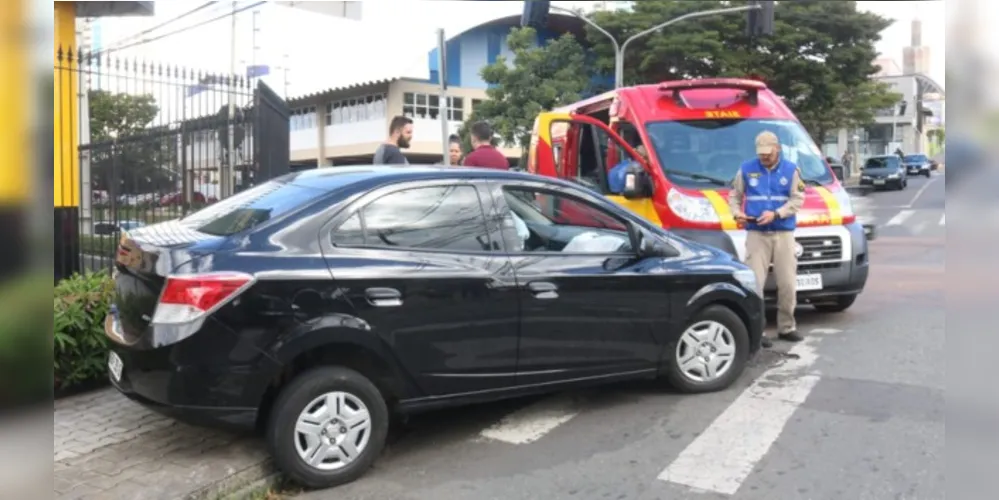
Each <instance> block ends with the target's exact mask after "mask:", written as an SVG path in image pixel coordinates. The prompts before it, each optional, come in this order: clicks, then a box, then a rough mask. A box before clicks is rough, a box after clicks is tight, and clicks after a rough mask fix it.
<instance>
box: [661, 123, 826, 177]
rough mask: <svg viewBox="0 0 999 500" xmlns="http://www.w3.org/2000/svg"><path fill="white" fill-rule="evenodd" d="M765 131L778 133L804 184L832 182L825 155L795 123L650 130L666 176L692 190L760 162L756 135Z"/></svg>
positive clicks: (686, 125)
mask: <svg viewBox="0 0 999 500" xmlns="http://www.w3.org/2000/svg"><path fill="white" fill-rule="evenodd" d="M765 130H769V131H771V132H773V133H775V134H777V137H778V138H780V142H781V152H782V153H783V154H784V157H785V158H787V159H788V160H790V161H792V162H794V163H795V164H797V165H798V167H799V168H800V169H801V174H802V176H803V178H804V180H805V181H806V182H808V183H809V184H821V185H826V184H830V183H832V182H834V178H833V176H832V173H831V172H830V171H829V168H828V167H827V166H826V163H825V160H824V159H823V157H822V153H821V152H820V151H819V149H818V147H816V146H815V143H814V142H813V141H812V138H811V137H809V136H808V133H806V132H805V129H804V128H802V126H801V125H800V124H799V123H798V122H796V121H793V120H757V119H752V120H743V119H734V120H733V119H726V120H681V121H659V122H652V123H649V124H648V125H647V126H646V131H647V132H648V134H649V139H650V140H651V141H652V148H653V150H654V151H655V154H656V157H657V158H658V160H659V164H660V165H661V166H662V168H663V171H664V173H665V174H666V176H667V177H668V178H669V179H670V180H671V181H673V182H675V183H677V184H680V185H686V186H690V187H708V186H710V185H712V184H718V182H715V181H716V180H721V181H723V182H724V183H728V182H730V181H731V180H732V178H734V177H735V174H736V172H738V171H739V166H740V165H742V163H743V162H745V161H746V160H751V159H753V158H756V136H757V135H759V133H760V132H763V131H765Z"/></svg>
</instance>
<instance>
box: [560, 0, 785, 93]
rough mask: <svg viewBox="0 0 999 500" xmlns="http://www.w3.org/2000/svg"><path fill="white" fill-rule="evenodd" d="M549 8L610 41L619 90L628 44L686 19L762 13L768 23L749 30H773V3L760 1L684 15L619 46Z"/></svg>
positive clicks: (763, 32) (588, 20)
mask: <svg viewBox="0 0 999 500" xmlns="http://www.w3.org/2000/svg"><path fill="white" fill-rule="evenodd" d="M549 8H550V9H551V10H554V11H557V12H562V13H565V14H569V15H571V16H576V17H577V18H579V19H580V20H581V21H583V22H584V23H586V24H588V25H590V26H592V27H593V29H595V30H597V31H599V32H600V33H602V34H603V35H604V36H606V37H607V38H608V39H610V41H611V45H612V46H613V47H614V88H621V87H623V86H624V52H625V51H626V50H627V49H628V44H629V43H631V42H633V41H635V40H637V39H639V38H642V37H643V36H646V35H649V34H651V33H655V32H657V31H659V30H661V29H663V28H666V27H667V26H670V25H673V24H676V23H678V22H680V21H686V20H687V19H694V18H698V17H706V16H714V15H719V14H731V13H733V12H747V11H749V12H751V13H755V11H763V12H764V14H765V15H768V16H769V22H767V21H765V20H764V21H763V22H761V23H760V24H759V25H758V26H753V27H752V28H751V29H752V30H753V31H755V32H757V33H756V34H763V35H767V34H770V32H771V30H773V1H772V0H768V1H762V2H755V1H754V2H753V3H751V4H749V5H745V6H742V7H726V8H724V9H712V10H703V11H699V12H691V13H689V14H684V15H682V16H679V17H675V18H673V19H670V20H669V21H666V22H663V23H659V24H657V25H655V26H653V27H651V28H649V29H647V30H644V31H640V32H638V33H635V34H634V35H632V36H631V37H630V38H628V39H627V40H625V41H624V43H622V44H619V43H618V41H617V39H616V38H614V35H611V34H610V33H608V32H607V30H605V29H603V28H601V27H600V26H598V25H597V23H594V22H593V21H591V20H590V19H588V18H587V17H586V16H583V15H581V14H580V13H578V12H576V11H574V10H570V9H566V8H563V7H558V6H555V5H552V6H550V7H549ZM750 19H751V20H750V23H753V20H754V19H757V18H756V17H751V18H750Z"/></svg>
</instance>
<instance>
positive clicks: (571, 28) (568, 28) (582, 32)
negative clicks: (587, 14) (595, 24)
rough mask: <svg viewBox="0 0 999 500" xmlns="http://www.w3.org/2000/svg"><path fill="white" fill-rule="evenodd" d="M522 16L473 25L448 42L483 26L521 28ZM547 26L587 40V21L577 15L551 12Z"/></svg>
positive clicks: (499, 18)
mask: <svg viewBox="0 0 999 500" xmlns="http://www.w3.org/2000/svg"><path fill="white" fill-rule="evenodd" d="M520 17H521V16H520V15H515V16H506V17H497V18H496V19H493V20H490V21H486V22H484V23H482V24H478V25H475V26H472V27H471V28H468V29H466V30H465V31H462V32H461V33H458V34H457V35H454V36H452V37H451V38H448V42H450V41H452V40H455V39H457V38H461V36H462V35H464V34H466V33H468V32H471V31H474V30H477V29H481V28H491V27H493V26H504V27H509V28H519V27H520ZM545 28H547V29H549V30H552V31H555V32H559V33H572V34H573V35H575V36H576V37H577V38H579V39H580V40H581V41H585V40H586V23H585V22H584V21H583V20H582V19H580V18H578V17H576V16H570V15H566V14H557V13H554V12H550V13H549V14H548V25H547V26H545Z"/></svg>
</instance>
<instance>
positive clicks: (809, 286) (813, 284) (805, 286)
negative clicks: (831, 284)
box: [798, 274, 822, 292]
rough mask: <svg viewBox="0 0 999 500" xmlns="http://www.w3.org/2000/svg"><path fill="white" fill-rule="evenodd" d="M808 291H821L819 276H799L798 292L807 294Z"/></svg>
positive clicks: (820, 278)
mask: <svg viewBox="0 0 999 500" xmlns="http://www.w3.org/2000/svg"><path fill="white" fill-rule="evenodd" d="M809 290H822V275H821V274H799V275H798V291H799V292H807V291H809Z"/></svg>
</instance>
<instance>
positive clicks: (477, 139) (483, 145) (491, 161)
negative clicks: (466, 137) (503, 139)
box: [462, 122, 510, 170]
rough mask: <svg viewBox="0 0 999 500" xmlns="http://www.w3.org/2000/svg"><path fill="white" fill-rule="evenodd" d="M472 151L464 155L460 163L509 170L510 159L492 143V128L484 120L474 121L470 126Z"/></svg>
mask: <svg viewBox="0 0 999 500" xmlns="http://www.w3.org/2000/svg"><path fill="white" fill-rule="evenodd" d="M470 132H471V140H472V152H471V153H468V155H467V156H465V161H464V162H462V165H464V166H466V167H482V168H495V169H498V170H509V169H510V160H507V159H506V156H503V153H500V151H499V150H498V149H496V147H495V146H493V144H492V140H493V128H492V127H491V126H489V124H488V123H486V122H475V123H473V124H472V126H471V127H470Z"/></svg>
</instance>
